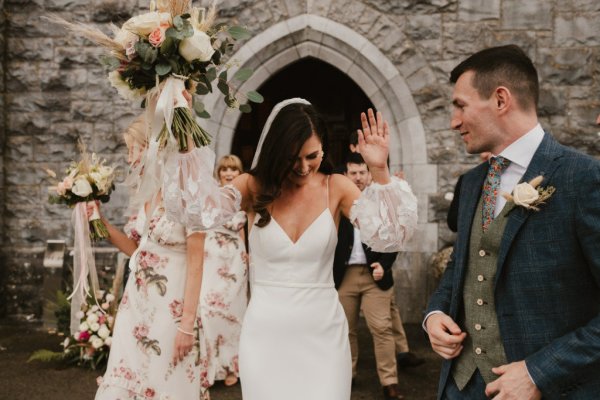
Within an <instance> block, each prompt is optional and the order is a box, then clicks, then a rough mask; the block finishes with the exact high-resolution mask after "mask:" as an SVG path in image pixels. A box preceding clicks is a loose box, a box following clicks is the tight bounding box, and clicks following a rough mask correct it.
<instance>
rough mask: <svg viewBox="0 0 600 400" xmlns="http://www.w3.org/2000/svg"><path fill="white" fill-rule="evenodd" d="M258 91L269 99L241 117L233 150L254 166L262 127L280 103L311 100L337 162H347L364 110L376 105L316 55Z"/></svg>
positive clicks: (247, 163) (286, 71)
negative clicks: (352, 135) (322, 120)
mask: <svg viewBox="0 0 600 400" xmlns="http://www.w3.org/2000/svg"><path fill="white" fill-rule="evenodd" d="M258 91H259V92H260V93H261V94H262V95H263V96H264V98H265V102H264V103H262V104H257V105H253V111H252V113H250V114H244V115H242V116H241V118H240V119H239V121H238V123H237V126H236V128H235V131H234V136H233V140H232V144H231V153H232V154H235V155H237V156H239V157H240V158H241V159H242V162H243V164H244V168H245V169H246V170H247V169H249V168H250V164H251V163H252V158H253V156H254V152H255V150H256V145H257V143H258V139H259V137H260V133H261V131H262V128H263V126H264V124H265V122H266V120H267V117H268V116H269V113H270V112H271V110H272V109H273V106H275V104H277V103H278V102H280V101H282V100H285V99H288V98H292V97H302V98H304V99H306V100H308V101H310V102H311V103H312V104H313V105H314V106H315V108H316V109H317V110H318V111H319V113H320V114H321V115H322V116H323V118H324V119H325V122H326V123H327V127H328V130H329V153H330V154H329V155H328V157H329V159H330V161H331V162H332V163H333V165H340V164H342V163H343V162H344V160H345V159H346V156H347V152H348V139H349V136H350V133H351V132H352V131H355V130H356V129H358V128H359V127H360V113H361V112H362V111H366V110H367V109H368V108H369V107H371V108H372V107H373V104H372V103H371V100H369V98H368V97H367V95H366V94H365V93H364V92H363V91H362V89H361V88H360V87H358V85H357V84H356V83H355V82H354V81H353V80H352V79H350V78H349V77H348V76H347V75H346V74H344V73H343V72H341V71H340V70H339V69H337V68H335V67H334V66H332V65H331V64H328V63H325V62H323V61H321V60H318V59H316V58H313V57H306V58H303V59H301V60H298V61H296V62H294V63H292V64H290V65H288V66H286V67H285V68H283V69H281V70H280V71H278V72H277V73H276V74H274V75H273V76H271V77H270V78H269V79H268V80H267V81H266V82H264V83H263V84H262V85H261V86H260V87H259V88H258Z"/></svg>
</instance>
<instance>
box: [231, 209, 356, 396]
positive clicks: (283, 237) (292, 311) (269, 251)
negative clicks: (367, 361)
mask: <svg viewBox="0 0 600 400" xmlns="http://www.w3.org/2000/svg"><path fill="white" fill-rule="evenodd" d="M336 243H337V232H336V227H335V223H334V221H333V217H332V215H331V212H330V211H329V209H328V208H326V209H325V210H324V211H323V212H322V213H321V215H319V217H317V219H315V221H313V223H312V224H311V225H310V226H309V227H308V228H307V229H306V231H305V232H304V233H303V234H302V236H301V237H300V238H299V239H298V241H297V242H296V243H293V242H292V241H291V240H290V238H289V237H288V236H287V234H286V233H285V232H284V231H283V229H282V228H281V227H280V226H279V225H278V224H277V221H276V220H275V219H274V218H272V219H271V222H270V223H269V224H268V225H266V226H265V227H263V228H259V227H257V226H253V227H252V229H251V230H250V235H249V245H250V251H251V256H250V257H251V264H250V268H251V271H252V275H251V276H252V291H251V293H252V295H251V298H250V304H249V305H248V309H247V310H246V315H245V317H244V322H243V324H242V333H241V338H240V350H239V360H240V361H239V362H240V380H241V383H242V394H243V398H244V400H280V399H286V400H307V399H310V400H348V399H350V384H351V379H352V361H351V358H350V345H349V342H348V323H347V322H346V315H345V314H344V309H343V308H342V306H341V304H340V302H339V300H338V295H337V291H336V290H335V287H334V285H333V275H332V265H333V255H334V250H335V246H336Z"/></svg>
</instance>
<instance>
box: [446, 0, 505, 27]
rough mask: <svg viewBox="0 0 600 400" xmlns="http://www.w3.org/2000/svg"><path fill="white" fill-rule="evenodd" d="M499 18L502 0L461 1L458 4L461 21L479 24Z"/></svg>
mask: <svg viewBox="0 0 600 400" xmlns="http://www.w3.org/2000/svg"><path fill="white" fill-rule="evenodd" d="M506 1H507V0H505V2H506ZM499 18H500V0H461V1H459V2H458V19H459V20H460V21H465V22H477V21H484V20H489V19H499Z"/></svg>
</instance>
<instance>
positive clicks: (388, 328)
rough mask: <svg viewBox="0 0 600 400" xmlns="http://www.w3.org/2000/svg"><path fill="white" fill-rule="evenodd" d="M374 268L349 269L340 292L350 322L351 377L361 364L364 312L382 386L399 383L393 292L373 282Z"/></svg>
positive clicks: (358, 267)
mask: <svg viewBox="0 0 600 400" xmlns="http://www.w3.org/2000/svg"><path fill="white" fill-rule="evenodd" d="M371 271H372V269H371V268H369V267H367V266H366V265H361V266H354V265H353V266H348V269H347V271H346V274H345V276H344V280H343V281H342V284H341V286H340V288H339V290H338V295H339V297H340V303H342V307H344V311H345V312H346V318H347V319H348V328H349V339H350V350H351V352H352V377H356V365H357V362H358V335H357V325H358V318H359V311H360V309H361V305H362V310H363V314H364V316H365V319H366V320H367V326H368V327H369V331H371V335H372V336H373V345H374V347H375V361H376V363H377V375H378V376H379V381H380V383H381V385H382V386H387V385H392V384H396V383H398V373H397V371H396V352H395V344H394V336H393V334H392V317H391V315H390V305H391V301H392V296H393V293H394V289H393V288H390V289H388V290H381V289H379V287H378V286H377V285H376V284H375V282H374V281H373V277H372V276H371Z"/></svg>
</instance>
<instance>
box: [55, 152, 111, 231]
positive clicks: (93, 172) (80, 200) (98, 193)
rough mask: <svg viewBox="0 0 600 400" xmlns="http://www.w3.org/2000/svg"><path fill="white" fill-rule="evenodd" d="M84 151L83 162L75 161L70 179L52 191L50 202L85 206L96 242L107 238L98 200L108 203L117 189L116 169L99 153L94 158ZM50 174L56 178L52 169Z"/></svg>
mask: <svg viewBox="0 0 600 400" xmlns="http://www.w3.org/2000/svg"><path fill="white" fill-rule="evenodd" d="M81 148H82V159H81V161H79V162H72V163H71V165H70V166H69V167H68V168H67V171H66V174H67V175H66V176H65V177H64V178H63V179H62V180H61V181H60V182H58V183H57V185H56V186H53V187H51V188H50V195H49V201H50V203H52V204H66V205H68V206H69V207H77V206H78V204H81V207H85V214H86V216H87V220H88V222H89V236H90V239H91V240H93V241H95V240H99V239H105V238H107V237H108V236H109V235H108V231H107V229H106V226H105V225H104V223H103V222H102V220H101V219H100V212H99V210H98V206H97V204H96V201H101V202H103V203H106V202H107V201H108V200H109V198H110V194H111V192H112V191H113V190H114V189H115V185H114V183H113V179H114V175H115V174H114V170H115V169H114V167H111V166H107V165H105V164H106V160H99V159H98V157H97V156H96V154H92V155H91V157H90V155H89V154H88V153H86V152H85V148H84V147H83V145H81ZM46 172H47V173H48V174H49V175H50V176H51V177H53V178H56V173H55V172H54V171H52V170H46Z"/></svg>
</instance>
